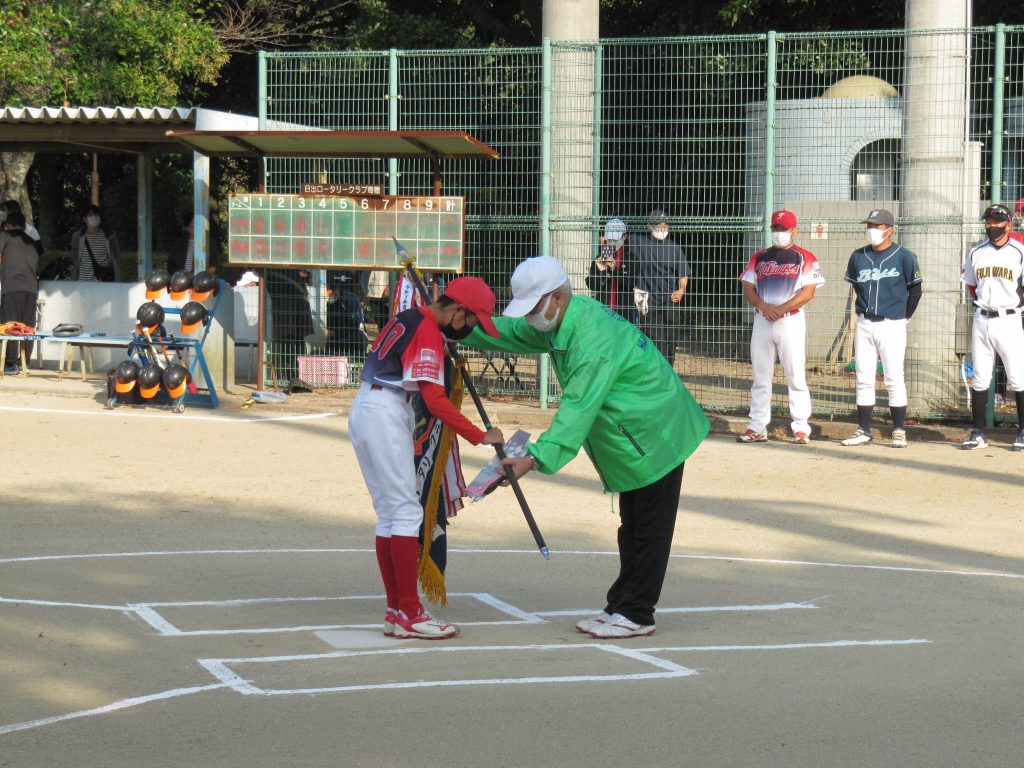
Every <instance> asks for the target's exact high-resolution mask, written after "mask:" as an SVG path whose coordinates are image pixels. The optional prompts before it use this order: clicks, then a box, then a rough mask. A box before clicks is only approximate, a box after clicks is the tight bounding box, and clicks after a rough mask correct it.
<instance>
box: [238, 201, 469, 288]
mask: <svg viewBox="0 0 1024 768" xmlns="http://www.w3.org/2000/svg"><path fill="white" fill-rule="evenodd" d="M228 205H229V208H228V252H229V259H228V261H229V263H231V264H238V265H251V266H275V267H300V266H303V267H315V268H326V269H330V268H332V267H333V268H349V269H351V268H359V267H362V268H375V269H379V268H393V269H394V268H400V267H401V266H402V265H401V263H400V262H399V261H398V256H397V254H396V253H395V246H394V243H392V241H391V238H392V237H395V238H397V239H398V240H399V241H400V242H401V243H402V244H403V245H404V246H405V247H406V248H407V249H408V250H409V253H411V254H413V255H414V256H415V257H416V266H418V267H419V268H420V269H432V270H439V271H445V272H461V271H462V265H463V249H464V246H463V234H464V232H465V217H466V204H465V198H462V197H411V196H408V195H383V196H382V195H375V196H374V195H363V196H320V195H271V194H234V195H231V196H230V197H229V198H228Z"/></svg>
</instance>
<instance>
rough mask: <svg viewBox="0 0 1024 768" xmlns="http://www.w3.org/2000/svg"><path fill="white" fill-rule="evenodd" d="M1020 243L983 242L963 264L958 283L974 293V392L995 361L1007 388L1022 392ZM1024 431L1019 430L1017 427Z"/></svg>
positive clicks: (1023, 253) (1023, 251)
mask: <svg viewBox="0 0 1024 768" xmlns="http://www.w3.org/2000/svg"><path fill="white" fill-rule="evenodd" d="M1022 275H1024V243H1021V242H1019V241H1017V240H1013V239H1009V240H1007V241H1006V243H1005V244H1004V245H1003V246H1002V247H999V248H997V247H996V246H994V245H993V244H992V243H991V242H990V241H988V240H985V241H983V242H981V243H978V245H976V246H974V247H973V248H971V250H970V251H969V252H968V254H967V259H966V260H965V261H964V271H963V277H962V280H963V282H964V283H965V284H966V285H968V286H971V287H973V288H974V289H975V297H974V305H975V310H974V329H973V331H972V334H971V358H972V360H973V365H974V379H973V381H972V382H971V386H972V388H973V389H974V390H975V391H976V392H981V391H985V390H987V389H988V386H989V383H990V381H991V379H992V370H993V368H994V367H995V356H996V355H997V354H998V355H999V359H1000V360H1002V361H1003V368H1004V369H1005V370H1006V380H1007V383H1008V385H1009V387H1010V389H1012V390H1013V391H1014V392H1021V391H1024V328H1022V326H1021V318H1020V311H1021V307H1022V306H1024V277H1022ZM1022 428H1024V427H1022Z"/></svg>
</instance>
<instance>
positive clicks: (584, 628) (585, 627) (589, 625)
mask: <svg viewBox="0 0 1024 768" xmlns="http://www.w3.org/2000/svg"><path fill="white" fill-rule="evenodd" d="M611 617H612V615H611V614H610V613H608V612H607V611H601V612H600V613H599V614H597V616H592V617H590V618H589V619H580V620H579V621H577V622H576V631H577V632H583V633H584V634H588V633H589V632H590V630H592V629H593V628H594V627H596V626H597V625H598V624H604V623H605V622H606V621H608V620H609V619H611Z"/></svg>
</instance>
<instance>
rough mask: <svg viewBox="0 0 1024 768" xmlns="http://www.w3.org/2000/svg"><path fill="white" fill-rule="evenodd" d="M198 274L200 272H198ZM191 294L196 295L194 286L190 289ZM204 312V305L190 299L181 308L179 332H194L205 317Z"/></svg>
mask: <svg viewBox="0 0 1024 768" xmlns="http://www.w3.org/2000/svg"><path fill="white" fill-rule="evenodd" d="M200 274H202V273H201V272H200ZM196 279H197V280H198V279H199V275H196ZM192 295H193V296H195V295H196V294H195V289H194V288H193V289H192ZM206 314H207V312H206V307H204V306H203V305H202V304H200V303H199V302H198V301H190V302H189V303H188V304H186V305H185V306H184V307H182V308H181V332H182V333H195V332H196V330H197V329H198V328H199V326H200V325H202V324H203V321H204V320H205V319H206Z"/></svg>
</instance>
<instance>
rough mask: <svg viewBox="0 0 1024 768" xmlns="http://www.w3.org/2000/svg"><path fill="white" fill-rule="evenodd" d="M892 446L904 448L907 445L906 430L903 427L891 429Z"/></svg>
mask: <svg viewBox="0 0 1024 768" xmlns="http://www.w3.org/2000/svg"><path fill="white" fill-rule="evenodd" d="M892 447H893V448H906V447H907V430H905V429H894V430H893V431H892Z"/></svg>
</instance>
